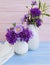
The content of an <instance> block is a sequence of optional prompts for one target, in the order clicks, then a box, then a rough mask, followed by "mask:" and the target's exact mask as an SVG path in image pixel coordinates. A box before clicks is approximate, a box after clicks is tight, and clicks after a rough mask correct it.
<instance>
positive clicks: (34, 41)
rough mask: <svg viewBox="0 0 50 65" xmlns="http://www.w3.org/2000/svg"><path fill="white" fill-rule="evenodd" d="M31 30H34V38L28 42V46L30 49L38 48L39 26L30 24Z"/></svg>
mask: <svg viewBox="0 0 50 65" xmlns="http://www.w3.org/2000/svg"><path fill="white" fill-rule="evenodd" d="M28 28H29V30H31V31H32V34H33V36H32V38H31V39H30V40H29V42H28V47H29V49H30V50H36V49H37V48H38V47H39V35H38V29H37V27H35V26H33V25H29V26H28Z"/></svg>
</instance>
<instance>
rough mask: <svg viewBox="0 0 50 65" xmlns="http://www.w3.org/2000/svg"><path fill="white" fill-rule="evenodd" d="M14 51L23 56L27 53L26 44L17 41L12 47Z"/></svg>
mask: <svg viewBox="0 0 50 65" xmlns="http://www.w3.org/2000/svg"><path fill="white" fill-rule="evenodd" d="M14 51H15V52H16V53H17V54H24V53H26V52H27V51H28V44H27V43H26V42H23V41H22V42H21V41H17V42H16V43H15V45H14Z"/></svg>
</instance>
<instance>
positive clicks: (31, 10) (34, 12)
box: [30, 8, 41, 17]
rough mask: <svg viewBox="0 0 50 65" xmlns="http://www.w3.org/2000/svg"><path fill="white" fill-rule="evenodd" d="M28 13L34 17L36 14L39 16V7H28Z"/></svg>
mask: <svg viewBox="0 0 50 65" xmlns="http://www.w3.org/2000/svg"><path fill="white" fill-rule="evenodd" d="M30 13H31V15H32V16H33V17H36V16H40V15H41V11H40V9H39V8H31V9H30Z"/></svg>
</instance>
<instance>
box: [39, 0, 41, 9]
mask: <svg viewBox="0 0 50 65" xmlns="http://www.w3.org/2000/svg"><path fill="white" fill-rule="evenodd" d="M40 8H41V1H40V0H39V9H40Z"/></svg>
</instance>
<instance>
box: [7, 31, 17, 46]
mask: <svg viewBox="0 0 50 65" xmlns="http://www.w3.org/2000/svg"><path fill="white" fill-rule="evenodd" d="M6 39H7V41H8V42H9V43H10V44H12V45H13V44H14V43H15V42H16V40H17V34H16V33H15V32H14V31H13V30H8V31H7V33H6Z"/></svg>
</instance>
